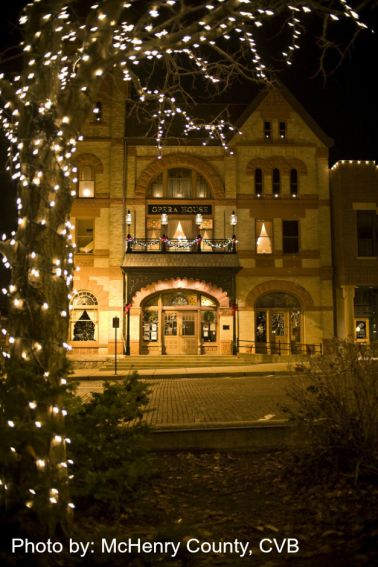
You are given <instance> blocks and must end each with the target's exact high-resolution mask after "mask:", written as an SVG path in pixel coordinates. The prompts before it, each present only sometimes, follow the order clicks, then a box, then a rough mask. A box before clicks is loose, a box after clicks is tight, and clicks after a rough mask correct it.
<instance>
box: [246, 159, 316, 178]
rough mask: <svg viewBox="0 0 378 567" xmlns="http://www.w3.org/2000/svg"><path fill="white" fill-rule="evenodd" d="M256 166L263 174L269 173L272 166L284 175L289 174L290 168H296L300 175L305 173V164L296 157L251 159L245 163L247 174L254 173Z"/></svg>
mask: <svg viewBox="0 0 378 567" xmlns="http://www.w3.org/2000/svg"><path fill="white" fill-rule="evenodd" d="M257 168H260V169H261V170H262V172H263V174H264V175H267V174H271V173H272V169H274V168H278V169H279V170H280V171H281V173H283V174H284V175H289V174H290V170H291V169H296V170H297V171H298V173H299V174H300V175H306V174H307V167H306V164H305V163H304V162H303V161H302V160H300V159H298V158H289V159H286V158H284V157H282V156H269V157H268V158H254V159H251V160H250V161H249V162H248V164H247V168H246V173H247V175H254V172H255V169H257Z"/></svg>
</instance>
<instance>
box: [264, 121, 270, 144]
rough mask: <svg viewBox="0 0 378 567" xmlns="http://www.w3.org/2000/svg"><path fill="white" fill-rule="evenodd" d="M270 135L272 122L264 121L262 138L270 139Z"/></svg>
mask: <svg viewBox="0 0 378 567" xmlns="http://www.w3.org/2000/svg"><path fill="white" fill-rule="evenodd" d="M271 137H272V124H271V123H270V122H266V121H265V122H264V138H265V140H270V139H271Z"/></svg>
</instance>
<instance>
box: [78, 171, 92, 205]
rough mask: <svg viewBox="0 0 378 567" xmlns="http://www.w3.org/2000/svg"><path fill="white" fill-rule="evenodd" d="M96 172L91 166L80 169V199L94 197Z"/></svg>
mask: <svg viewBox="0 0 378 567" xmlns="http://www.w3.org/2000/svg"><path fill="white" fill-rule="evenodd" d="M94 182H95V178H94V170H93V167H92V166H91V165H82V166H81V167H79V197H84V198H90V197H94V184H95V183H94Z"/></svg>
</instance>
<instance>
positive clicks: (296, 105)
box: [236, 79, 334, 148]
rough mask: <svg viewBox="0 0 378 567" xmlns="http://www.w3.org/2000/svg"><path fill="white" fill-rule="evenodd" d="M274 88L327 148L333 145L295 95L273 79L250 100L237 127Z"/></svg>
mask: <svg viewBox="0 0 378 567" xmlns="http://www.w3.org/2000/svg"><path fill="white" fill-rule="evenodd" d="M273 89H276V90H279V91H280V93H281V94H282V95H283V97H284V98H285V100H286V101H287V102H288V103H289V104H290V106H292V107H293V108H294V110H296V111H297V113H298V114H299V115H300V116H301V118H302V119H303V120H304V122H305V123H306V124H307V126H308V127H309V128H310V129H311V130H312V131H313V132H314V134H316V136H317V137H318V138H319V139H320V140H321V141H322V142H323V144H325V146H327V148H331V147H332V146H333V145H334V140H333V138H331V137H330V136H328V135H327V134H326V133H325V132H324V130H323V129H322V128H321V127H320V126H319V125H318V124H317V122H315V120H314V119H313V118H312V116H311V115H310V114H309V113H308V112H307V110H306V109H305V108H304V106H303V105H302V104H301V103H300V102H299V101H298V100H297V99H296V98H295V96H294V95H293V94H292V93H291V92H290V91H289V89H288V88H287V87H286V86H285V85H284V84H283V83H282V82H281V81H279V80H277V79H276V80H275V84H274V85H269V86H267V87H265V88H263V89H262V90H261V91H260V92H259V93H258V95H257V96H255V98H254V99H253V100H252V102H251V103H250V104H249V105H248V106H247V108H246V109H245V110H244V112H243V113H242V114H241V115H240V117H239V119H238V120H237V121H236V126H237V127H238V128H240V129H241V128H242V126H243V124H244V123H245V122H246V121H247V119H248V118H249V116H250V115H251V114H252V113H253V112H254V111H255V110H256V109H257V107H258V106H259V104H260V103H261V102H262V101H263V100H264V98H265V97H266V96H267V94H268V92H269V91H271V90H273Z"/></svg>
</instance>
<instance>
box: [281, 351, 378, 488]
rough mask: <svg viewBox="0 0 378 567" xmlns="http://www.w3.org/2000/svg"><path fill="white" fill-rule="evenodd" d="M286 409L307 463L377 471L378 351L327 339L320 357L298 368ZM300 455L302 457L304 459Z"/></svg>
mask: <svg viewBox="0 0 378 567" xmlns="http://www.w3.org/2000/svg"><path fill="white" fill-rule="evenodd" d="M300 369H301V370H302V372H301V375H300V376H299V375H297V376H296V377H295V379H294V384H293V386H292V387H291V388H290V390H289V392H288V394H289V397H290V398H291V399H292V400H293V401H294V402H295V403H294V405H293V406H292V407H290V408H285V409H286V411H287V412H288V413H289V414H290V417H291V418H292V419H293V420H294V421H295V422H296V424H297V425H299V426H301V429H302V432H303V429H304V431H305V433H306V434H307V438H306V441H308V443H306V444H305V448H306V449H305V454H304V453H303V451H302V452H299V453H298V451H297V457H298V456H299V458H302V462H304V460H307V462H308V464H310V465H311V467H313V466H314V465H320V466H321V467H324V466H325V465H327V466H329V465H330V466H331V467H333V468H334V469H342V470H346V471H351V470H353V471H354V474H355V476H356V478H357V477H358V476H359V475H361V474H373V475H377V473H378V349H377V348H374V347H368V346H363V347H361V346H359V345H356V344H354V343H353V342H351V341H340V340H334V341H331V342H330V344H329V345H328V348H327V351H326V353H325V354H324V355H323V356H319V357H312V358H310V359H309V360H307V361H306V362H305V363H304V364H303V365H301V366H300ZM303 457H304V459H303Z"/></svg>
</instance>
